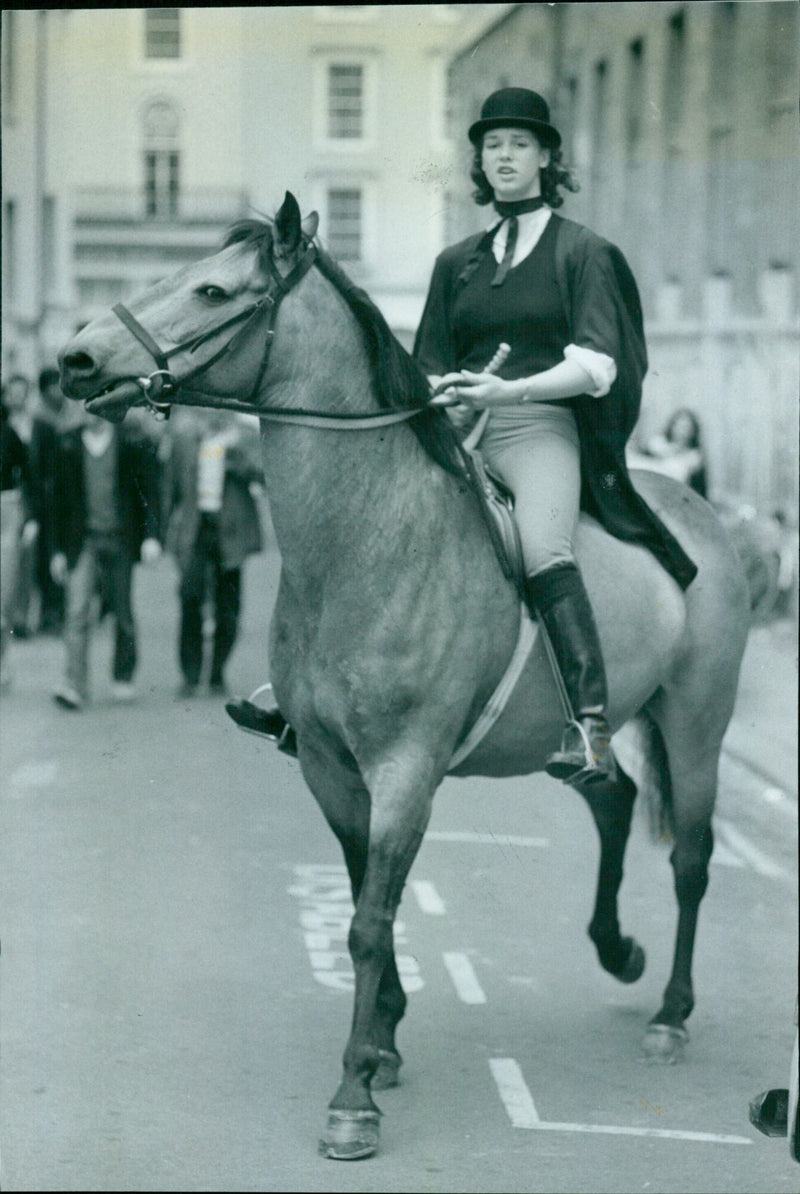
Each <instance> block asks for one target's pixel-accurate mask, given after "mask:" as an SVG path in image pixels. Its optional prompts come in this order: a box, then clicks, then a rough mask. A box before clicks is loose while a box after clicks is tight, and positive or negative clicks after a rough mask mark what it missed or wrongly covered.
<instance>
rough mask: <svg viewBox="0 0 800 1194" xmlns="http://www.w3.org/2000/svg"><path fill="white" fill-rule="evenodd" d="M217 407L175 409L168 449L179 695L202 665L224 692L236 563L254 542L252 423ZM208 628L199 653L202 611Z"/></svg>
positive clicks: (257, 531)
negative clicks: (208, 640)
mask: <svg viewBox="0 0 800 1194" xmlns="http://www.w3.org/2000/svg"><path fill="white" fill-rule="evenodd" d="M246 420H247V416H245V417H244V419H242V418H234V419H231V416H230V415H227V414H225V413H224V412H220V411H199V410H197V411H192V410H188V411H186V410H184V411H181V412H176V413H175V416H174V432H173V439H172V451H171V456H170V465H169V467H170V473H171V485H170V487H169V488H170V498H169V508H170V514H169V523H168V530H167V538H166V543H167V549H168V550H169V551H171V552H172V554H173V555H174V557H175V560H176V562H177V564H178V568H179V570H180V584H179V597H180V631H179V641H178V658H179V663H180V669H181V674H182V677H183V680H182V684H181V687H180V690H179V692H180V695H182V696H194V695H195V694H196V693H197V691H198V687H199V685H200V683H201V680H202V678H203V676H204V674H205V669H206V666H208V686H209V691H210V692H212V693H220V694H222V693H224V692H225V665H226V663H227V662H228V659H229V658H230V655H231V652H232V650H233V648H234V645H235V643H236V639H237V635H238V629H239V618H240V612H241V604H242V566H243V564H244V561H245V559H246V558H247V556H248V555H251V554H252V553H254V552H258V551H260V550H261V548H262V543H263V540H262V530H261V520H260V517H259V513H258V508H257V506H256V503H255V500H254V498H253V493H252V487H253V486H254V485H258V484H259V482H260V481H261V480H262V479H263V469H262V464H261V454H260V440H259V434H258V425H257V422H256V421H255V420H253V424H252V425H251V423H250V421H249V420H247V421H246ZM207 608H208V609H209V610H210V613H211V616H212V617H213V622H214V630H213V637H212V644H211V653H210V660H205V658H204V654H205V652H204V646H205V635H204V611H205V610H206V609H207Z"/></svg>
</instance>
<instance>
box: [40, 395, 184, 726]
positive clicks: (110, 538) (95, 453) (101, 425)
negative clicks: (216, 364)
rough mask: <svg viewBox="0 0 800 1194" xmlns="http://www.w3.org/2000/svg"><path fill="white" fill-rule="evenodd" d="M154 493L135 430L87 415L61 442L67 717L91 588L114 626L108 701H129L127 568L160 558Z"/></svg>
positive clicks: (151, 455)
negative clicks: (99, 595) (99, 597)
mask: <svg viewBox="0 0 800 1194" xmlns="http://www.w3.org/2000/svg"><path fill="white" fill-rule="evenodd" d="M159 515H160V491H159V481H158V460H157V456H156V448H155V444H154V443H153V442H152V441H150V440H148V439H146V438H145V437H144V435H143V434H142V432H141V431H139V430H137V429H136V428H135V427H127V426H122V427H116V426H112V425H111V424H110V423H107V422H105V421H104V420H103V419H100V418H98V417H97V416H94V415H89V414H88V413H87V414H86V418H85V421H84V423H83V426H82V427H79V428H75V429H74V430H71V431H68V432H65V433H64V434H63V436H62V437H61V442H60V444H59V454H58V467H57V470H56V492H55V511H54V517H55V538H56V548H57V552H56V555H55V556H54V558H53V572H54V576H55V577H56V579H58V578H59V577H63V579H64V580H65V583H66V595H67V600H66V606H67V609H66V621H65V626H64V644H65V647H66V676H65V682H64V684H62V685H61V686H60V687H59V688H58V689H57V690H56V691H55V692H54V693H53V697H54V699H55V700H56V702H57V703H58V704H59V705H61V707H62V708H66V709H80V708H82V707H83V705H84V703H85V702H86V700H87V699H88V696H89V636H90V625H91V618H92V604H93V598H94V596H95V594H96V592H97V589H98V585H99V586H100V588H101V591H102V593H103V597H104V600H105V603H106V605H107V607H108V609H109V610H110V611H111V612H112V613H113V615H114V618H115V623H116V633H115V642H114V659H113V670H112V688H111V691H112V695H113V696H114V698H115V699H117V700H121V701H124V700H130V699H131V698H132V697H133V696H134V695H135V693H134V688H133V675H134V672H135V670H136V662H137V651H136V627H135V623H134V616H133V605H132V599H131V598H132V579H133V566H134V564H135V563H136V562H137V561H138V560H139V559H141V560H142V561H143V562H145V563H149V562H151V561H153V560H155V559H157V558H158V556H159V555H160V553H161V545H160V541H159V527H160V516H159Z"/></svg>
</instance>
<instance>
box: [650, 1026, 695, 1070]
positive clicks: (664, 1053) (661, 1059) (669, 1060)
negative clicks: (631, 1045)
mask: <svg viewBox="0 0 800 1194" xmlns="http://www.w3.org/2000/svg"><path fill="white" fill-rule="evenodd" d="M688 1039H689V1033H688V1032H687V1031H686V1029H685V1028H675V1027H674V1026H673V1025H671V1024H648V1026H647V1032H646V1033H645V1036H644V1040H643V1041H642V1061H645V1062H648V1063H649V1064H650V1065H675V1063H676V1062H677V1061H680V1058H681V1056H682V1054H683V1049H684V1046H685V1044H686V1042H687V1041H688Z"/></svg>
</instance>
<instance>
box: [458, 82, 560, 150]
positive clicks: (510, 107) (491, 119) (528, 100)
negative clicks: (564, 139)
mask: <svg viewBox="0 0 800 1194" xmlns="http://www.w3.org/2000/svg"><path fill="white" fill-rule="evenodd" d="M509 126H512V127H514V128H516V127H518V126H519V127H521V128H529V129H531V130H532V131H533V132H534V133H535V134H536V136H537V137H538V138H539V140H540V142H541V143H542V145H549V146H551V147H552V148H553V149H558V147H559V145H560V144H561V134H560V133H559V131H558V129H555V128H553V126H552V124H551V123H550V109H549V108H548V106H547V101H546V100H544V99H543V98H542V96H541V95H539V94H538V92H536V91H529V90H528V88H527V87H503V88H502V90H500V91H493V92H492V94H491V95H490V96H489V98H488V99H487V100H485V101H484V104H483V107H482V108H481V118H480V120H476V121H475V123H474V124H473V125H472V126H471V128H470V130H469V139H470V141H471V142H472V144H473V145H480V141H481V137H482V136H483V134H484V133H485V132H486V131H487V129H499V128H508V127H509Z"/></svg>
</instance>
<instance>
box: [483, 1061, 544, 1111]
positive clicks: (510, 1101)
mask: <svg viewBox="0 0 800 1194" xmlns="http://www.w3.org/2000/svg"><path fill="white" fill-rule="evenodd" d="M489 1066H490V1067H491V1071H492V1077H493V1078H494V1080H495V1083H496V1084H497V1091H498V1094H499V1095H500V1098H501V1099H502V1102H503V1106H504V1107H505V1109H506V1111H507V1112H508V1118H509V1119H510V1120H511V1125H512V1127H514V1128H538V1127H539V1124H540V1122H541V1121H540V1119H539V1112H538V1111H537V1110H536V1104H535V1103H534V1101H533V1095H532V1094H531V1092H530V1091H529V1090H528V1085H527V1083H526V1081H525V1079H524V1078H523V1077H522V1070H521V1069H520V1068H519V1066H518V1065H517V1063H516V1061H514V1058H513V1057H490V1058H489Z"/></svg>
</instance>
